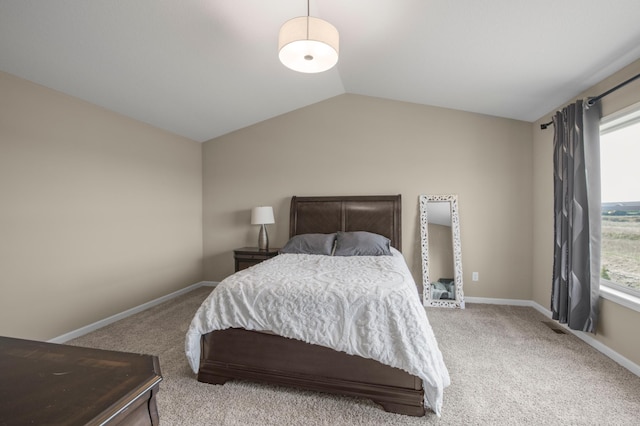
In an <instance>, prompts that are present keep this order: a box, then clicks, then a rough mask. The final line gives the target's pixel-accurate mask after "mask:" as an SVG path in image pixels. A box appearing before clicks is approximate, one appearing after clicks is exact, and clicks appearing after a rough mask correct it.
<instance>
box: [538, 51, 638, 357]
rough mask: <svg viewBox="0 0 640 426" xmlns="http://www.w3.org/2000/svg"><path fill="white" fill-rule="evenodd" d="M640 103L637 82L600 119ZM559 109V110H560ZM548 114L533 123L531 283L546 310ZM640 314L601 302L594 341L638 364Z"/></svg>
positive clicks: (632, 69) (607, 83)
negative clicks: (541, 125)
mask: <svg viewBox="0 0 640 426" xmlns="http://www.w3.org/2000/svg"><path fill="white" fill-rule="evenodd" d="M638 73H640V61H636V62H635V63H633V64H631V65H630V66H628V67H626V68H624V69H623V70H621V71H620V72H618V73H616V74H614V75H613V76H611V77H609V78H607V79H605V80H604V81H602V82H600V83H598V84H597V85H595V86H594V87H592V88H590V89H589V90H587V91H586V92H584V93H583V94H582V95H581V96H580V97H581V98H582V97H587V96H596V95H599V94H600V93H602V92H604V91H606V90H608V89H610V88H612V87H614V86H616V85H617V84H619V83H621V82H623V81H625V80H627V79H629V78H631V77H633V76H634V75H636V74H638ZM636 102H640V81H638V80H636V81H635V82H633V83H631V84H630V85H628V86H626V87H624V88H622V89H620V90H618V91H617V92H614V93H612V94H610V95H609V96H607V97H605V98H604V99H603V100H602V113H603V116H606V115H609V114H611V113H613V112H616V111H618V110H621V109H623V108H625V107H627V106H629V105H632V104H634V103H636ZM563 106H564V105H561V106H559V107H558V108H561V107H563ZM553 112H555V110H554V111H550V112H549V113H548V114H547V115H545V116H543V117H542V118H541V119H540V120H538V121H537V122H536V123H534V124H533V170H534V175H533V208H534V211H533V213H534V214H533V218H534V222H533V227H534V233H533V235H534V237H533V283H532V297H533V300H535V301H536V302H537V303H539V304H540V305H542V306H544V307H546V308H549V305H550V295H551V275H552V267H553V128H552V127H549V128H548V129H547V130H541V129H540V124H541V123H543V122H548V121H550V119H551V115H552V114H553ZM638 327H640V312H635V311H633V310H631V309H628V308H625V307H623V306H620V305H618V304H616V303H613V302H611V301H609V300H602V301H601V316H600V324H599V326H598V329H597V334H596V335H595V338H596V339H598V340H599V341H601V342H602V343H604V344H605V345H607V346H608V347H610V348H611V349H613V350H615V351H616V352H618V353H620V354H621V355H623V356H625V357H626V358H628V359H630V360H631V361H633V362H634V363H636V364H640V339H638V338H637V335H638V331H637V330H638Z"/></svg>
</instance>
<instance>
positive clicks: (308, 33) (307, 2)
mask: <svg viewBox="0 0 640 426" xmlns="http://www.w3.org/2000/svg"><path fill="white" fill-rule="evenodd" d="M309 15H310V14H309V0H307V40H309Z"/></svg>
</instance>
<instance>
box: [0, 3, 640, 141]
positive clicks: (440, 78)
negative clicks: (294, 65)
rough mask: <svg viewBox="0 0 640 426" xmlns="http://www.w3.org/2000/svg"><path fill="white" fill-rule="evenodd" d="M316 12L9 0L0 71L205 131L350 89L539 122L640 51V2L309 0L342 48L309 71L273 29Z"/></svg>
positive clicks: (0, 9) (299, 6)
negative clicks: (288, 54)
mask: <svg viewBox="0 0 640 426" xmlns="http://www.w3.org/2000/svg"><path fill="white" fill-rule="evenodd" d="M306 14H307V3H306V2H305V1H304V0H269V1H267V0H180V1H179V0H173V1H169V0H128V1H116V0H90V1H87V0H47V1H42V0H0V70H2V71H5V72H8V73H10V74H14V75H16V76H19V77H22V78H25V79H27V80H31V81H33V82H36V83H38V84H41V85H43V86H46V87H49V88H52V89H55V90H58V91H61V92H64V93H67V94H69V95H72V96H75V97H78V98H81V99H84V100H87V101H89V102H92V103H94V104H97V105H100V106H102V107H105V108H107V109H110V110H113V111H116V112H119V113H121V114H124V115H126V116H129V117H132V118H134V119H137V120H140V121H143V122H146V123H149V124H152V125H154V126H156V127H159V128H163V129H166V130H169V131H171V132H174V133H176V134H179V135H183V136H186V137H188V138H191V139H194V140H197V141H205V140H209V139H211V138H215V137H217V136H221V135H223V134H225V133H228V132H231V131H234V130H237V129H239V128H242V127H246V126H248V125H251V124H254V123H257V122H259V121H262V120H265V119H268V118H271V117H274V116H277V115H280V114H283V113H286V112H289V111H292V110H295V109H298V108H301V107H304V106H306V105H310V104H313V103H316V102H319V101H322V100H324V99H327V98H330V97H333V96H336V95H340V94H343V93H354V94H361V95H367V96H375V97H381V98H387V99H393V100H400V101H407V102H414V103H419V104H426V105H434V106H440V107H446V108H454V109H459V110H464V111H472V112H478V113H483V114H489V115H495V116H500V117H507V118H514V119H519V120H525V121H535V120H537V119H538V118H540V117H541V116H542V115H543V114H545V113H547V112H549V111H550V110H552V109H553V108H555V107H557V106H559V105H561V104H562V103H564V102H566V101H567V100H569V99H571V98H572V97H574V96H576V95H577V94H579V93H580V92H582V91H584V90H586V89H587V88H588V87H590V86H592V85H593V84H595V83H596V82H598V81H600V80H602V79H603V78H605V77H607V76H608V75H610V74H612V73H614V72H615V71H617V70H619V69H620V68H622V67H624V66H625V65H627V64H629V63H631V62H633V61H634V60H636V59H638V58H640V25H639V24H638V22H639V20H640V1H638V0H611V1H602V0H562V1H558V0H536V1H531V0H484V1H480V0H455V1H454V0H348V1H345V0H311V2H310V14H311V16H316V17H319V18H322V19H324V20H327V21H329V22H331V23H332V24H333V25H334V26H336V27H337V28H338V31H339V32H340V59H339V62H338V65H337V66H336V67H335V68H333V69H331V70H329V71H327V72H324V73H321V74H300V73H296V72H294V71H291V70H289V69H287V68H285V67H284V66H283V65H282V64H281V63H280V62H279V60H278V53H277V43H278V31H279V29H280V26H281V25H282V24H283V23H284V22H285V21H287V20H289V19H291V18H293V17H296V16H304V15H306ZM0 95H1V94H0Z"/></svg>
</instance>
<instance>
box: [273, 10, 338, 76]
mask: <svg viewBox="0 0 640 426" xmlns="http://www.w3.org/2000/svg"><path fill="white" fill-rule="evenodd" d="M339 38H340V37H339V35H338V30H337V29H336V27H334V26H333V25H331V24H330V23H328V22H327V21H323V20H322V19H318V18H313V17H311V16H299V17H297V18H293V19H291V20H289V21H287V22H285V23H284V25H283V26H282V27H281V28H280V36H279V37H278V51H279V52H280V53H279V55H278V56H279V57H280V62H282V63H283V64H284V65H285V66H286V67H287V68H291V69H292V70H294V71H299V72H305V73H315V72H322V71H326V70H328V69H330V68H331V67H333V66H334V65H335V64H336V63H337V62H338V52H339V50H338V49H339Z"/></svg>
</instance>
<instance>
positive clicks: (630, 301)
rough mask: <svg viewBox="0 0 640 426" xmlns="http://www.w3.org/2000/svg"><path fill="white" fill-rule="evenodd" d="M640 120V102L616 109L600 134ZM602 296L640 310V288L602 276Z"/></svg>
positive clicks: (601, 123)
mask: <svg viewBox="0 0 640 426" xmlns="http://www.w3.org/2000/svg"><path fill="white" fill-rule="evenodd" d="M639 122H640V102H638V103H635V104H633V105H630V106H628V107H626V108H624V109H622V110H620V111H616V112H614V113H612V114H610V115H608V116H606V117H603V118H602V119H601V120H600V136H602V135H603V134H606V133H609V132H613V131H615V130H618V129H621V128H623V127H627V126H630V125H633V124H636V123H639ZM600 296H601V297H602V298H604V299H608V300H611V301H613V302H615V303H618V304H620V305H622V306H625V307H627V308H629V309H633V310H634V311H637V312H640V290H634V289H631V288H629V287H628V286H625V285H622V284H618V283H616V282H614V281H610V280H607V279H604V278H602V277H600Z"/></svg>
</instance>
